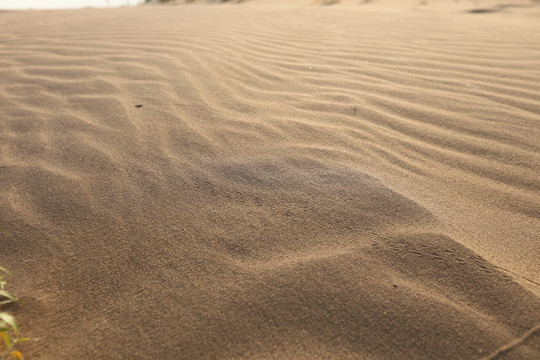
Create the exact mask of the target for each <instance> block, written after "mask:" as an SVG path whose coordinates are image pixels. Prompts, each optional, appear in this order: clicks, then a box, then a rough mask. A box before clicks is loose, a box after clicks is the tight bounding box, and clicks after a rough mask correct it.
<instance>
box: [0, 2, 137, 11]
mask: <svg viewBox="0 0 540 360" xmlns="http://www.w3.org/2000/svg"><path fill="white" fill-rule="evenodd" d="M143 1H144V0H0V9H10V10H15V9H17V10H23V9H36V10H37V9H76V8H84V7H88V6H92V7H107V6H121V5H137V4H140V3H142V2H143Z"/></svg>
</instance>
